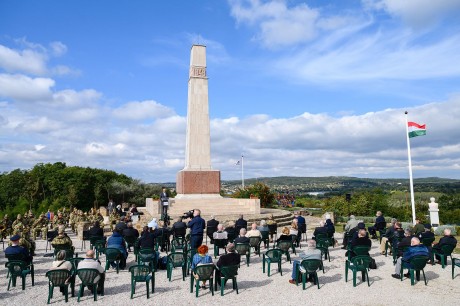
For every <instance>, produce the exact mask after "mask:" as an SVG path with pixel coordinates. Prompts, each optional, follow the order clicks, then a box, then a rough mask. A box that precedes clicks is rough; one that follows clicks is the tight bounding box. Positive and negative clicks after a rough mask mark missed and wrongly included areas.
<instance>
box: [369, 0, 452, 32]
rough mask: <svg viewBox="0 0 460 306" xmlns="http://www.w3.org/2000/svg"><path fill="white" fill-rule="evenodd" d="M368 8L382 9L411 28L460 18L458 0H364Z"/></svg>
mask: <svg viewBox="0 0 460 306" xmlns="http://www.w3.org/2000/svg"><path fill="white" fill-rule="evenodd" d="M363 3H364V5H365V6H366V7H368V8H373V9H382V10H385V11H387V12H388V13H389V14H392V15H395V16H398V17H401V18H402V19H403V20H404V21H405V22H406V23H408V24H409V25H411V26H416V27H419V26H426V25H431V24H433V23H434V22H436V21H438V20H441V19H442V18H445V17H448V16H454V17H455V18H457V17H458V14H459V13H460V1H458V0H436V1H433V0H404V1H401V0H363Z"/></svg>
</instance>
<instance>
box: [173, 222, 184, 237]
mask: <svg viewBox="0 0 460 306" xmlns="http://www.w3.org/2000/svg"><path fill="white" fill-rule="evenodd" d="M186 231H187V224H186V223H185V222H184V221H183V220H182V218H181V217H178V218H177V219H176V222H174V224H173V226H172V232H173V235H174V237H185V234H186Z"/></svg>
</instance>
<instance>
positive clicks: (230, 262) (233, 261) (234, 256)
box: [216, 243, 241, 286]
mask: <svg viewBox="0 0 460 306" xmlns="http://www.w3.org/2000/svg"><path fill="white" fill-rule="evenodd" d="M240 261H241V258H240V254H238V253H236V252H235V245H234V244H233V243H229V244H228V245H227V254H224V255H221V256H220V257H219V260H218V261H217V263H216V267H217V270H216V282H217V284H218V285H219V286H220V269H221V268H222V267H227V266H237V265H239V264H240Z"/></svg>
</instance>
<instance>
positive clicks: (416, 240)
mask: <svg viewBox="0 0 460 306" xmlns="http://www.w3.org/2000/svg"><path fill="white" fill-rule="evenodd" d="M419 244H420V239H418V238H417V237H413V238H412V239H411V240H410V245H411V246H415V245H419Z"/></svg>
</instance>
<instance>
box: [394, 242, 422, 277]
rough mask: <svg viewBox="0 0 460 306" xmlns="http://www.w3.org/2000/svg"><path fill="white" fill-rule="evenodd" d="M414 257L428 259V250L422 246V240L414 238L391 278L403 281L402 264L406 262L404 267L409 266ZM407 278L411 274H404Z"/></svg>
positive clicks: (399, 259) (397, 262)
mask: <svg viewBox="0 0 460 306" xmlns="http://www.w3.org/2000/svg"><path fill="white" fill-rule="evenodd" d="M414 256H426V257H428V249H427V248H426V246H424V245H423V244H420V240H419V239H418V238H417V237H412V239H411V246H410V247H409V248H408V249H407V251H405V252H404V254H403V256H402V257H399V258H398V260H397V261H396V265H395V273H394V274H392V275H391V276H392V277H393V278H396V279H401V276H400V274H399V273H400V272H401V264H403V262H404V267H406V266H409V261H410V260H411V258H412V257H414ZM404 276H405V277H409V273H406V274H404Z"/></svg>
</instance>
